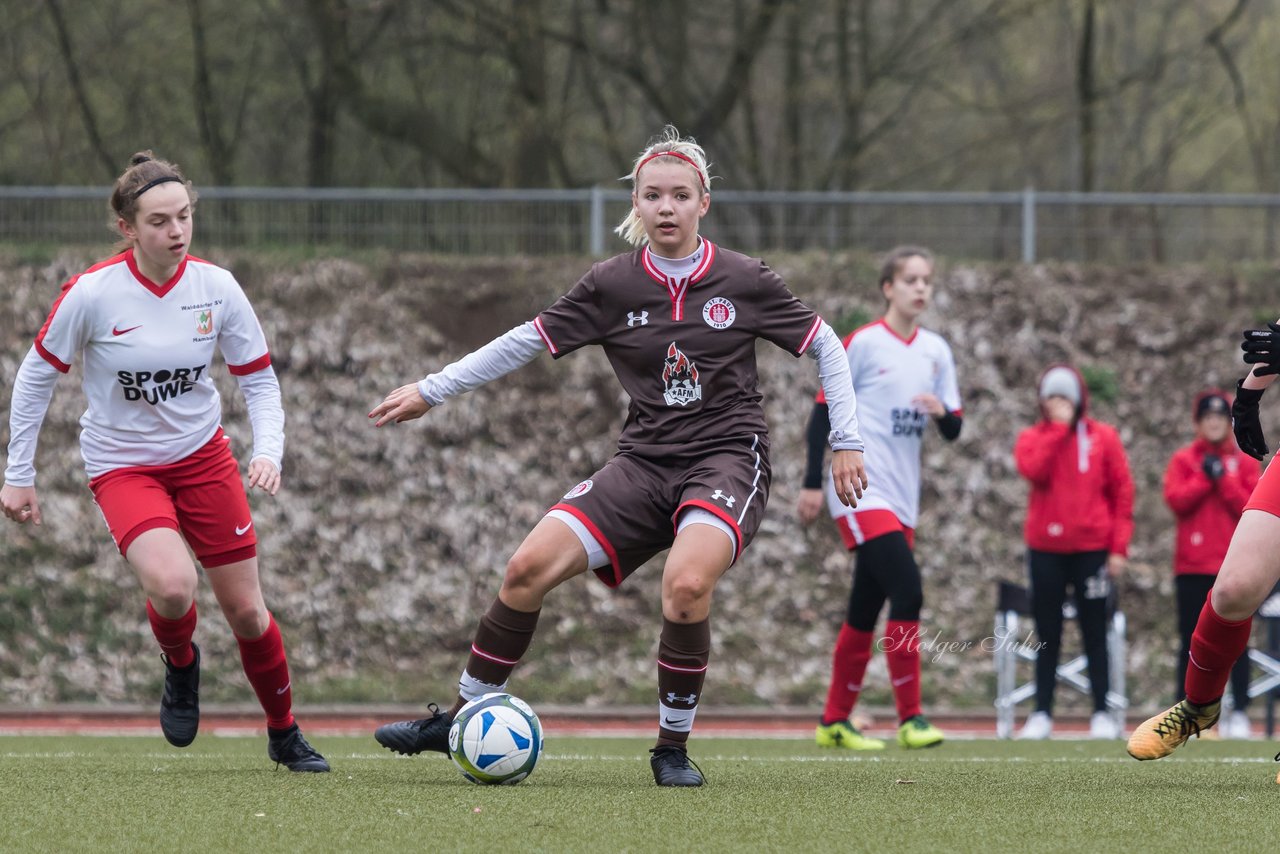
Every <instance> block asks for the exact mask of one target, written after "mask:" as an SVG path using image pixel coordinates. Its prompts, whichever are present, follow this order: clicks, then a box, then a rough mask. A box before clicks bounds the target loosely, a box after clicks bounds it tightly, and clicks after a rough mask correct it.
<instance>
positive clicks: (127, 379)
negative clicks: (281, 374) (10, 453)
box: [10, 250, 283, 477]
mask: <svg viewBox="0 0 1280 854" xmlns="http://www.w3.org/2000/svg"><path fill="white" fill-rule="evenodd" d="M215 348H216V349H218V350H220V351H221V352H222V355H223V358H224V359H225V360H226V363H227V368H228V370H230V372H231V373H232V374H234V375H236V376H237V377H240V378H243V377H247V376H248V375H250V374H254V373H256V372H259V371H264V370H267V369H269V368H270V365H271V356H270V354H269V353H268V352H267V342H266V338H265V337H264V336H263V334H262V327H261V326H259V324H258V319H257V317H256V316H255V315H254V313H253V309H252V307H251V306H250V305H249V300H248V299H247V298H246V297H245V295H244V292H243V291H242V290H241V289H240V285H239V284H238V283H237V282H236V280H235V278H234V277H233V276H232V275H231V273H230V272H228V271H227V270H224V269H222V268H221V267H218V266H216V265H214V264H210V263H209V262H207V261H202V260H200V259H198V258H194V257H191V256H187V258H186V259H185V260H184V261H183V262H182V264H181V265H180V266H179V267H178V270H177V272H176V273H174V276H173V278H172V279H170V280H169V281H168V282H166V283H164V284H163V285H156V284H155V283H153V282H151V281H149V280H148V279H147V278H146V277H145V276H143V275H142V273H141V272H140V271H139V270H138V267H137V264H136V263H135V261H134V257H133V252H132V250H129V251H126V252H124V253H122V254H120V255H117V256H115V257H114V258H110V259H108V260H106V261H103V262H102V263H100V264H96V265H94V266H93V267H90V268H89V269H88V270H86V271H85V272H83V273H81V274H80V275H78V276H76V277H75V278H73V279H71V281H69V282H67V284H66V285H64V286H63V289H62V294H61V296H59V297H58V300H57V301H56V302H55V303H54V304H53V309H52V310H51V311H50V312H49V317H48V319H47V320H46V321H45V324H44V327H43V328H42V329H41V330H40V333H39V334H38V335H37V336H36V340H35V350H36V352H38V353H39V354H40V356H42V357H43V358H44V360H45V361H46V362H48V363H49V364H50V365H52V366H53V367H54V368H56V369H57V370H58V371H61V372H62V373H66V372H67V371H68V370H69V369H70V366H71V362H72V360H73V359H74V358H75V356H76V354H77V353H78V352H81V351H83V353H84V382H83V387H84V393H85V397H86V398H87V400H88V409H87V410H86V411H85V413H84V415H83V416H81V418H80V426H81V428H82V430H81V433H80V450H81V454H82V455H83V456H84V462H85V469H86V471H87V472H88V474H89V476H90V477H96V476H98V475H101V474H104V473H106V472H108V471H111V470H113V469H119V468H125V467H128V466H150V465H166V464H168V463H173V462H177V461H178V460H181V459H184V458H185V457H187V456H189V455H191V454H192V453H194V452H195V451H197V450H199V449H200V448H201V447H202V446H203V445H204V444H205V443H207V442H208V441H209V440H210V439H211V438H213V436H214V434H215V433H216V432H217V429H218V425H219V424H220V423H221V420H222V403H221V400H220V399H219V396H218V391H217V389H216V388H215V387H214V384H213V381H212V379H211V378H210V376H209V369H210V366H211V363H212V361H213V355H214V350H215ZM271 373H272V374H273V373H274V372H271ZM242 383H243V381H242ZM271 384H272V385H274V376H273V377H272V380H271ZM278 400H279V398H278V391H277V392H276V397H275V401H276V402H275V408H276V409H277V410H278V407H279V403H278ZM280 423H281V424H282V423H283V414H282V413H281V419H280ZM257 426H258V425H257V424H256V423H255V428H256V427H257ZM256 434H257V430H256V429H255V439H256V438H257V436H256ZM271 438H272V439H274V438H275V437H271ZM279 440H280V447H281V449H282V447H283V433H282V432H281V434H280V436H279ZM270 444H273V445H274V444H275V442H274V441H272V442H270ZM11 450H12V449H11ZM273 450H274V448H273ZM10 462H11V463H13V462H14V461H13V460H11V461H10ZM275 462H276V463H277V464H278V462H279V461H278V459H277V460H275Z"/></svg>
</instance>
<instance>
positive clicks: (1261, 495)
mask: <svg viewBox="0 0 1280 854" xmlns="http://www.w3.org/2000/svg"><path fill="white" fill-rule="evenodd" d="M1271 462H1272V463H1274V462H1275V460H1274V459H1272V461H1271ZM1244 509H1245V510H1264V511H1266V512H1267V513H1270V514H1271V515H1272V516H1280V471H1277V467H1276V466H1274V465H1271V463H1268V464H1267V467H1266V469H1265V470H1264V471H1263V472H1262V477H1260V478H1259V479H1258V485H1257V486H1255V487H1254V488H1253V494H1252V495H1250V496H1249V502H1248V503H1247V504H1245V505H1244Z"/></svg>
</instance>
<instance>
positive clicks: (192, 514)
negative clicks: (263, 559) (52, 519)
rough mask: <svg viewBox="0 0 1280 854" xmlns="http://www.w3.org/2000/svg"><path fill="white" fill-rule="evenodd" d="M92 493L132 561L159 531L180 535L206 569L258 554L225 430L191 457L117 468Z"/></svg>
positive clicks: (98, 481)
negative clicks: (140, 541) (132, 551)
mask: <svg viewBox="0 0 1280 854" xmlns="http://www.w3.org/2000/svg"><path fill="white" fill-rule="evenodd" d="M89 489H91V490H92V491H93V498H94V500H95V501H96V502H98V507H99V509H101V510H102V516H103V518H104V519H106V520H107V527H108V528H110V529H111V536H112V538H113V539H114V540H115V541H116V546H117V547H118V548H119V549H120V554H122V555H125V556H126V557H127V556H128V552H129V546H130V545H132V543H133V541H134V540H136V539H137V538H138V536H139V535H140V534H143V533H145V532H146V531H150V530H152V529H153V528H172V529H173V530H175V531H178V532H180V533H181V534H182V535H183V536H184V537H185V538H186V540H187V544H188V545H189V546H191V550H192V551H193V552H195V555H196V559H197V560H199V561H200V563H201V564H202V565H203V566H204V567H205V568H206V569H209V568H210V567H215V566H226V565H227V564H229V563H236V562H237V561H242V560H248V559H249V558H251V557H253V556H254V555H256V554H257V545H258V538H257V536H256V535H255V534H254V530H253V517H252V516H251V515H250V513H249V499H248V496H246V495H245V491H244V485H243V483H241V480H240V467H239V465H237V464H236V460H235V457H233V456H232V455H231V448H230V445H229V440H228V439H227V437H226V435H224V434H223V432H222V428H218V432H217V433H215V434H214V437H213V438H212V439H210V440H209V441H208V442H207V443H205V445H204V447H202V448H200V450H198V451H196V452H195V453H194V454H192V455H191V456H189V457H187V458H186V459H182V460H179V461H178V462H176V463H170V464H168V465H163V466H131V467H129V468H122V469H115V470H114V471H109V472H107V473H106V474H104V475H101V476H99V477H95V478H93V479H92V480H90V481H89Z"/></svg>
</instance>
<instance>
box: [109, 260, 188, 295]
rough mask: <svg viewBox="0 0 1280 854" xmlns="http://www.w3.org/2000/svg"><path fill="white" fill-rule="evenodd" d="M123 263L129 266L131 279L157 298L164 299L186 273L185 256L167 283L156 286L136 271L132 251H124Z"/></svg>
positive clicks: (136, 266)
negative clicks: (135, 280)
mask: <svg viewBox="0 0 1280 854" xmlns="http://www.w3.org/2000/svg"><path fill="white" fill-rule="evenodd" d="M124 262H125V263H126V264H128V265H129V272H130V273H133V277H134V278H135V279H137V280H138V284H140V285H142V286H143V287H144V288H146V289H147V290H149V291H151V293H153V294H155V295H156V296H157V297H160V298H162V299H163V298H164V295H165V294H167V293H169V291H171V290H173V287H174V285H176V284H178V281H179V280H180V279H182V274H183V273H185V272H186V271H187V256H185V255H184V256H182V261H181V262H180V263H179V264H178V269H177V270H174V272H173V275H172V276H170V277H169V281H167V282H165V283H164V284H163V285H157V284H156V283H155V282H153V281H151V280H150V279H148V278H147V277H146V276H144V275H142V271H141V270H140V269H138V262H137V260H136V259H135V258H134V257H133V250H132V249H129V250H126V251H125V253H124Z"/></svg>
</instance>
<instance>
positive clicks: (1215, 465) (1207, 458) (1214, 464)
mask: <svg viewBox="0 0 1280 854" xmlns="http://www.w3.org/2000/svg"><path fill="white" fill-rule="evenodd" d="M1200 468H1202V469H1204V473H1205V476H1206V477H1208V478H1209V480H1217V479H1218V478H1220V477H1222V475H1223V474H1225V473H1226V471H1227V467H1226V466H1224V465H1223V464H1222V458H1221V457H1219V456H1218V455H1217V454H1205V455H1204V462H1202V463H1201V464H1200Z"/></svg>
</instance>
